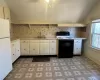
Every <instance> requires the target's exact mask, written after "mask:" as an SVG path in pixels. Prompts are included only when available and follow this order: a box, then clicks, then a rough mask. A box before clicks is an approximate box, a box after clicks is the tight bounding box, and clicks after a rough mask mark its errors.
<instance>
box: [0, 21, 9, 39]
mask: <svg viewBox="0 0 100 80" xmlns="http://www.w3.org/2000/svg"><path fill="white" fill-rule="evenodd" d="M5 37H10V27H9V21H8V20H4V19H0V38H5Z"/></svg>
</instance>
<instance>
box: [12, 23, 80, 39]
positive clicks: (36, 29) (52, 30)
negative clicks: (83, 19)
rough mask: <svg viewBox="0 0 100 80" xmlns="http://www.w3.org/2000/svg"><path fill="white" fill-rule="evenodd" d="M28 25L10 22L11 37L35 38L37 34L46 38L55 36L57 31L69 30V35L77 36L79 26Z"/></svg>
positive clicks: (78, 34)
mask: <svg viewBox="0 0 100 80" xmlns="http://www.w3.org/2000/svg"><path fill="white" fill-rule="evenodd" d="M30 26H31V27H30V28H29V25H27V24H12V25H11V29H12V30H11V38H36V37H38V36H40V33H41V36H45V37H47V38H55V37H56V36H55V34H56V32H58V31H69V32H70V34H71V37H79V36H80V30H79V28H74V27H73V28H72V27H71V28H59V27H57V26H56V25H50V26H48V25H30Z"/></svg>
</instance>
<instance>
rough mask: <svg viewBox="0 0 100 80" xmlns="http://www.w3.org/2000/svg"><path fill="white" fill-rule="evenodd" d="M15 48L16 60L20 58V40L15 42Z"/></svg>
mask: <svg viewBox="0 0 100 80" xmlns="http://www.w3.org/2000/svg"><path fill="white" fill-rule="evenodd" d="M15 48H16V53H15V57H16V59H17V58H18V57H19V56H20V40H17V41H16V42H15Z"/></svg>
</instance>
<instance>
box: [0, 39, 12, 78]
mask: <svg viewBox="0 0 100 80" xmlns="http://www.w3.org/2000/svg"><path fill="white" fill-rule="evenodd" d="M11 70H12V59H11V44H10V39H9V38H5V39H0V80H3V79H4V78H5V77H6V76H7V75H8V73H9V72H10V71H11Z"/></svg>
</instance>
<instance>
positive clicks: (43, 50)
mask: <svg viewBox="0 0 100 80" xmlns="http://www.w3.org/2000/svg"><path fill="white" fill-rule="evenodd" d="M40 55H49V43H40Z"/></svg>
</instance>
